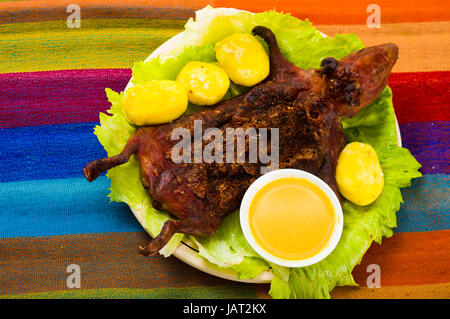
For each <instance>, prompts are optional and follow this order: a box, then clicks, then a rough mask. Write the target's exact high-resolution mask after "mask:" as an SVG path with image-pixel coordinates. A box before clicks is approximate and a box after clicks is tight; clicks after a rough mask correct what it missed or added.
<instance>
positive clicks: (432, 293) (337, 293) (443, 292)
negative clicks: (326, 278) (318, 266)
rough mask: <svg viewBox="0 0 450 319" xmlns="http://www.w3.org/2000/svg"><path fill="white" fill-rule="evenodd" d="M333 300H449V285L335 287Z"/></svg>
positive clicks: (332, 295) (332, 294)
mask: <svg viewBox="0 0 450 319" xmlns="http://www.w3.org/2000/svg"><path fill="white" fill-rule="evenodd" d="M331 298H333V299H449V298H450V283H445V284H435V285H418V286H393V287H381V288H367V287H337V288H336V289H334V290H333V292H332V293H331Z"/></svg>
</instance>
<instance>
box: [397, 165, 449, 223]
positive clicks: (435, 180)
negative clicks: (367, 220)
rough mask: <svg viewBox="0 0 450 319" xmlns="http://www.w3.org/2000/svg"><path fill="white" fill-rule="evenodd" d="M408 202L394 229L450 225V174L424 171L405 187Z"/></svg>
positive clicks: (404, 191) (405, 203)
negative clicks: (434, 173)
mask: <svg viewBox="0 0 450 319" xmlns="http://www.w3.org/2000/svg"><path fill="white" fill-rule="evenodd" d="M402 195H403V200H404V203H403V204H402V206H401V208H400V210H399V211H398V212H397V228H395V229H394V232H421V231H432V230H442V229H450V176H449V175H445V174H437V175H423V176H422V177H421V178H415V179H413V180H412V182H411V186H410V187H408V188H404V189H402Z"/></svg>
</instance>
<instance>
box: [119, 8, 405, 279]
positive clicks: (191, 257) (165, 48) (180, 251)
mask: <svg viewBox="0 0 450 319" xmlns="http://www.w3.org/2000/svg"><path fill="white" fill-rule="evenodd" d="M221 10H222V14H234V13H236V12H238V11H240V10H236V9H225V8H221ZM184 35H185V31H182V32H180V33H179V34H177V35H175V36H174V37H172V38H170V39H169V40H167V41H166V42H164V43H163V44H162V45H161V46H160V47H158V48H157V49H156V50H155V51H153V53H152V54H150V55H149V57H148V58H147V59H145V61H148V60H151V59H153V58H155V57H157V56H160V57H161V58H162V59H164V58H167V57H169V56H170V53H171V52H172V51H173V50H174V49H177V48H180V44H183V45H189V44H188V43H183V42H184V41H183V39H184ZM322 35H323V36H324V37H326V35H325V34H322ZM132 85H133V84H132V83H131V79H130V81H129V82H128V84H127V86H126V88H125V90H127V89H128V88H129V87H131V86H132ZM395 124H396V131H397V142H398V146H402V140H401V136H400V130H399V126H398V122H397V119H395ZM130 209H131V211H132V212H133V214H134V216H135V217H136V219H137V220H138V222H139V223H140V224H141V225H142V227H144V222H143V218H142V217H141V216H140V214H139V213H138V212H137V211H136V210H134V209H133V207H130ZM144 229H145V231H146V232H147V233H148V234H150V232H149V231H148V229H146V228H145V227H144ZM150 235H151V234H150ZM197 251H198V249H197V246H196V245H195V243H193V242H192V241H191V240H189V239H188V238H185V239H183V240H182V242H181V243H180V244H179V246H178V247H177V248H176V249H175V251H174V252H173V254H172V255H173V256H175V257H176V258H178V259H179V260H181V261H183V262H184V263H186V264H188V265H189V266H191V267H194V268H196V269H198V270H201V271H203V272H205V273H208V274H210V275H213V276H216V277H220V278H224V279H227V280H233V281H238V282H245V283H260V284H264V283H270V282H271V281H272V278H273V274H272V272H270V271H265V272H262V273H261V274H259V275H258V276H256V277H255V278H253V279H239V278H238V277H237V276H236V273H235V272H234V271H233V270H232V269H226V268H221V267H219V266H217V265H215V264H212V263H210V262H209V261H207V260H206V259H205V258H203V257H200V256H199V255H198V253H197Z"/></svg>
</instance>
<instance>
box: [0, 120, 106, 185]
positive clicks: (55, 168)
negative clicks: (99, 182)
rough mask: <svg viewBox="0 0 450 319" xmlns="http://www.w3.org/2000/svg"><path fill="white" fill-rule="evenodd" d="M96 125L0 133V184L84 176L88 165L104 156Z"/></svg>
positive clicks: (71, 125)
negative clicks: (96, 134)
mask: <svg viewBox="0 0 450 319" xmlns="http://www.w3.org/2000/svg"><path fill="white" fill-rule="evenodd" d="M96 124H97V123H79V124H64V125H46V126H31V127H19V128H8V129H0V149H1V155H2V160H1V161H0V182H7V181H23V180H39V179H54V178H67V177H81V176H84V175H83V167H84V166H85V165H86V164H87V163H89V162H90V161H93V160H95V159H98V158H102V157H105V156H106V152H105V151H104V149H103V146H102V145H101V144H100V143H99V142H98V140H97V137H96V136H95V135H94V133H93V132H94V127H95V125H96Z"/></svg>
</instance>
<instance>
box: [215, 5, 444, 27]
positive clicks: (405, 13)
mask: <svg viewBox="0 0 450 319" xmlns="http://www.w3.org/2000/svg"><path fill="white" fill-rule="evenodd" d="M213 3H214V6H216V7H233V8H237V9H243V10H249V11H253V12H261V11H265V10H271V9H275V10H277V11H284V12H286V13H291V14H292V15H293V16H296V17H298V18H301V19H304V18H308V19H309V20H310V21H312V22H313V23H314V24H365V23H366V20H367V18H368V17H369V15H370V14H371V13H367V6H368V5H369V4H371V3H376V4H378V5H379V6H380V9H381V23H400V22H425V21H447V20H450V2H449V1H440V0H431V1H422V0H378V1H373V2H370V1H354V0H335V1H328V0H277V1H273V0H259V1H251V2H246V1H241V0H216V1H214V2H213Z"/></svg>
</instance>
